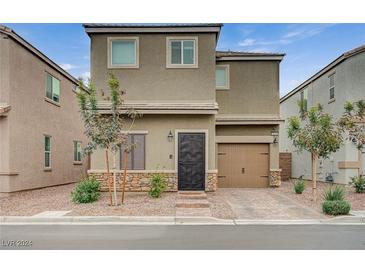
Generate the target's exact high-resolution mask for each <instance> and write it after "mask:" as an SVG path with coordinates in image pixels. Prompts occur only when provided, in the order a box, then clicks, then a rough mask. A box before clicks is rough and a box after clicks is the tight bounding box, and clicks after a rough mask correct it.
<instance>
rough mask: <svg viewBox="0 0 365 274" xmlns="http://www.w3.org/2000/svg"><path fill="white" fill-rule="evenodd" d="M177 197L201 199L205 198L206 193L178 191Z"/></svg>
mask: <svg viewBox="0 0 365 274" xmlns="http://www.w3.org/2000/svg"><path fill="white" fill-rule="evenodd" d="M177 198H178V199H192V200H194V199H198V200H202V199H207V194H206V193H204V192H203V193H197V194H186V193H178V194H177Z"/></svg>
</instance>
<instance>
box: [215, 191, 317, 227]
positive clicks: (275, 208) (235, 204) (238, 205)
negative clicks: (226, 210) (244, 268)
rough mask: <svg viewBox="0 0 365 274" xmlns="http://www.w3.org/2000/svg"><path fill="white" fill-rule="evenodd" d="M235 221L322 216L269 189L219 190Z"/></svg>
mask: <svg viewBox="0 0 365 274" xmlns="http://www.w3.org/2000/svg"><path fill="white" fill-rule="evenodd" d="M217 191H218V193H219V195H221V196H222V197H223V199H224V200H225V201H226V202H227V203H228V204H229V206H230V207H231V209H232V211H233V212H234V214H235V217H236V218H237V219H272V220H275V219H318V218H324V216H323V215H322V214H320V213H318V212H316V211H315V210H313V209H311V208H309V207H306V206H304V205H301V204H299V203H298V202H296V201H294V200H292V199H290V198H288V197H286V196H285V195H283V194H281V193H279V192H278V191H276V189H270V188H260V189H253V188H235V189H232V188H231V189H228V188H221V189H218V190H217Z"/></svg>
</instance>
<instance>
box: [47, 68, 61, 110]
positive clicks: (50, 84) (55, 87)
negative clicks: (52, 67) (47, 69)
mask: <svg viewBox="0 0 365 274" xmlns="http://www.w3.org/2000/svg"><path fill="white" fill-rule="evenodd" d="M60 93H61V85H60V80H58V79H57V78H55V77H53V76H52V75H51V74H49V73H46V97H47V98H48V99H50V100H52V101H54V102H56V103H59V102H60Z"/></svg>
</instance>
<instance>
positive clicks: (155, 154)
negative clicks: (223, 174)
mask: <svg viewBox="0 0 365 274" xmlns="http://www.w3.org/2000/svg"><path fill="white" fill-rule="evenodd" d="M198 129H202V130H208V136H207V137H208V170H214V169H216V168H215V124H214V115H144V116H143V117H142V118H140V119H138V120H136V122H135V125H134V126H133V129H132V131H138V130H142V131H147V134H146V137H145V142H146V146H145V150H146V154H145V155H146V170H156V168H159V169H161V170H176V168H175V161H176V154H175V142H176V137H177V136H176V132H175V131H176V130H198ZM170 130H171V132H172V133H173V135H174V140H173V141H172V142H169V141H168V138H167V135H168V134H169V132H170ZM170 154H171V155H172V159H170V158H169V155H170ZM116 158H117V163H116V167H117V168H119V153H118V154H117V157H116ZM105 167H106V164H105V151H103V150H97V151H95V152H94V153H93V154H92V155H91V169H92V170H95V169H97V170H98V169H105Z"/></svg>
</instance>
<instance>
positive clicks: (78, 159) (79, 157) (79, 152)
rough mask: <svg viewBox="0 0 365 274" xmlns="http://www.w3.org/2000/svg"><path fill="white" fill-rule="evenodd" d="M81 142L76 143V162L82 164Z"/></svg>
mask: <svg viewBox="0 0 365 274" xmlns="http://www.w3.org/2000/svg"><path fill="white" fill-rule="evenodd" d="M81 154H82V151H81V142H80V141H74V162H81V156H82V155H81Z"/></svg>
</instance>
